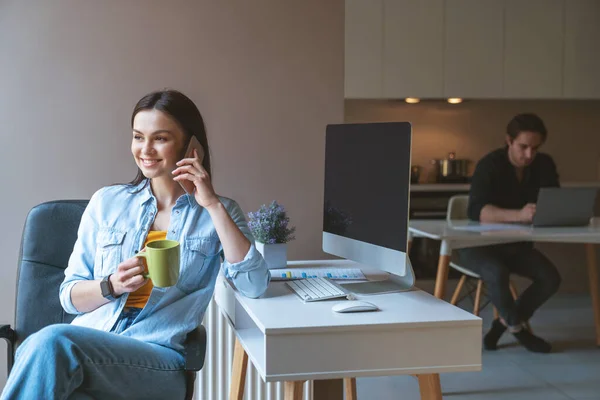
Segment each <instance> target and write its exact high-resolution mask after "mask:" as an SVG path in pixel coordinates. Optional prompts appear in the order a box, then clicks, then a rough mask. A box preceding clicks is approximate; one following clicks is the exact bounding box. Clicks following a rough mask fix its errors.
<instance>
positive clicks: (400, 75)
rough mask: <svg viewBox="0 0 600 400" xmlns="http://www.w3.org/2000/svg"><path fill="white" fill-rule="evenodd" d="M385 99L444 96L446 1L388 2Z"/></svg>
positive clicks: (385, 43)
mask: <svg viewBox="0 0 600 400" xmlns="http://www.w3.org/2000/svg"><path fill="white" fill-rule="evenodd" d="M383 11H384V13H383V96H384V98H404V97H420V98H440V97H442V96H443V54H444V52H443V47H444V40H443V38H444V0H418V1H414V0H384V2H383Z"/></svg>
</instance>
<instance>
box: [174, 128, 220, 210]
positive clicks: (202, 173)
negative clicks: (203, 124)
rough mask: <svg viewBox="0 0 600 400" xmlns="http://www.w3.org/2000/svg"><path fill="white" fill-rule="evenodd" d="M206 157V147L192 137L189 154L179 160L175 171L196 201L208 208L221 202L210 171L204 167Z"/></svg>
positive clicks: (176, 177) (177, 179) (178, 178)
mask: <svg viewBox="0 0 600 400" xmlns="http://www.w3.org/2000/svg"><path fill="white" fill-rule="evenodd" d="M203 159H204V149H203V148H202V145H200V143H199V142H198V140H197V139H196V138H195V137H192V140H190V144H189V146H188V154H186V158H184V159H183V160H181V161H179V162H177V166H178V168H177V169H175V170H174V171H173V175H175V177H174V178H173V180H175V181H177V182H178V183H179V184H180V185H181V186H182V187H183V189H184V190H185V191H186V192H187V193H189V194H193V195H194V198H195V199H196V202H197V203H198V204H199V205H200V206H202V207H204V208H208V207H210V206H211V205H213V204H216V203H218V202H219V198H218V197H217V194H216V193H215V190H214V189H213V187H212V183H211V181H210V176H209V175H208V172H207V171H206V170H205V169H204V167H202V161H203Z"/></svg>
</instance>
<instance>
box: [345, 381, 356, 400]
mask: <svg viewBox="0 0 600 400" xmlns="http://www.w3.org/2000/svg"><path fill="white" fill-rule="evenodd" d="M344 400H356V378H344Z"/></svg>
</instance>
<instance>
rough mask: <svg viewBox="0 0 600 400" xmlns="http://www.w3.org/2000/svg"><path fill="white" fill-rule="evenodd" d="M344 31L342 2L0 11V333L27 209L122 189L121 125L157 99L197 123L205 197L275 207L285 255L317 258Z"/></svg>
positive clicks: (131, 169)
mask: <svg viewBox="0 0 600 400" xmlns="http://www.w3.org/2000/svg"><path fill="white" fill-rule="evenodd" d="M343 19H344V3H343V1H342V0H327V1H323V0H304V1H292V0H253V1H245V0H238V1H231V0H228V1H208V0H207V1H200V0H197V1H191V0H190V1H184V0H178V1H169V2H165V1H158V0H148V1H141V0H127V1H122V0H105V1H79V0H53V1H51V2H49V1H45V0H38V1H34V0H0V135H1V138H2V144H1V145H0V160H1V161H2V168H0V181H1V182H2V183H3V185H2V189H1V191H2V194H1V196H0V210H1V212H2V215H1V220H2V240H0V254H2V261H1V267H0V301H1V303H0V304H2V305H1V306H0V324H2V323H12V321H13V308H14V284H15V276H16V262H17V256H18V248H19V240H20V235H21V229H22V224H23V221H24V218H25V215H26V213H27V211H28V210H29V209H30V208H31V207H32V206H34V205H35V204H37V203H40V202H44V201H48V200H53V199H72V198H89V197H90V196H91V194H92V193H93V192H94V191H95V190H97V189H98V188H100V187H101V186H103V185H107V184H111V183H114V182H123V181H127V180H130V179H131V178H132V177H133V175H134V173H135V164H134V163H133V160H132V157H131V154H130V153H129V144H130V137H131V133H130V132H131V131H130V126H129V118H130V113H131V111H132V108H133V106H134V104H135V102H136V101H137V100H138V99H139V98H140V97H141V96H142V95H144V94H146V93H147V92H149V91H151V90H154V89H160V88H163V87H173V88H177V89H180V90H182V91H184V92H185V93H187V94H188V95H189V96H190V97H191V98H192V99H193V100H194V101H196V102H197V104H198V106H199V108H200V110H201V112H202V113H203V115H204V117H205V119H206V124H207V129H208V134H209V142H210V145H211V146H212V155H213V159H214V174H213V175H214V183H215V187H216V189H217V191H218V192H219V193H220V194H222V195H225V196H229V197H232V198H235V199H237V200H238V201H239V202H240V204H241V206H242V208H244V210H245V211H246V212H247V211H252V210H253V209H256V208H258V206H260V204H263V203H267V202H269V201H271V200H272V199H277V200H278V201H280V202H281V203H282V204H284V205H285V206H286V208H288V209H289V214H290V217H291V219H292V222H293V224H295V225H296V226H297V228H298V231H297V240H296V241H294V242H292V243H291V244H290V249H289V257H290V258H294V259H308V258H318V257H323V253H322V251H321V237H320V232H321V208H322V206H321V204H322V182H323V155H324V149H323V144H324V132H325V125H326V124H327V123H339V122H342V120H343V59H344V58H343V48H344V34H343ZM0 346H1V347H0V352H2V356H0V387H3V385H4V382H5V374H6V371H5V362H4V359H5V358H4V351H5V349H4V344H3V343H2V344H1V345H0Z"/></svg>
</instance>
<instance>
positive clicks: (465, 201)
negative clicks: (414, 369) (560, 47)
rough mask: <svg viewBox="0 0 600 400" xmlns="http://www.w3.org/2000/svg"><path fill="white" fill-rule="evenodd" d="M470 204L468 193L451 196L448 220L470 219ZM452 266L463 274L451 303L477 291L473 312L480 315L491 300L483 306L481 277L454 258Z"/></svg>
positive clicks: (515, 293)
mask: <svg viewBox="0 0 600 400" xmlns="http://www.w3.org/2000/svg"><path fill="white" fill-rule="evenodd" d="M468 205H469V196H468V195H458V196H452V197H451V198H450V202H449V203H448V211H447V213H446V221H447V222H448V223H449V224H451V223H452V221H456V220H465V219H468V218H469V217H468V216H467V207H468ZM450 268H453V269H455V270H456V271H458V272H460V273H461V274H462V276H461V278H460V280H459V281H458V285H457V286H456V289H455V290H454V293H453V294H452V299H451V300H450V304H453V305H456V304H458V303H459V302H460V301H461V300H462V299H464V298H465V297H467V296H471V295H472V293H473V292H475V299H474V301H473V314H475V315H479V312H480V311H481V309H483V308H484V307H485V306H486V305H487V304H488V303H489V300H487V301H486V303H485V304H484V305H483V306H481V298H482V294H483V286H484V285H483V281H482V280H481V277H480V276H479V274H477V273H475V272H473V271H471V270H470V269H468V268H466V267H465V266H463V265H460V264H459V263H458V262H456V261H455V260H452V261H451V262H450ZM472 280H475V281H476V285H471V281H472ZM465 284H467V286H468V290H467V294H466V295H465V296H463V297H462V298H461V297H460V294H461V291H462V289H463V287H464V286H465ZM509 285H510V291H511V293H512V296H513V298H514V299H516V298H517V297H518V293H517V289H516V287H515V285H514V284H513V283H512V282H510V283H509ZM494 318H498V310H496V307H494ZM527 327H528V329H529V330H531V328H530V327H529V324H527Z"/></svg>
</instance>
